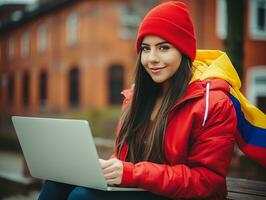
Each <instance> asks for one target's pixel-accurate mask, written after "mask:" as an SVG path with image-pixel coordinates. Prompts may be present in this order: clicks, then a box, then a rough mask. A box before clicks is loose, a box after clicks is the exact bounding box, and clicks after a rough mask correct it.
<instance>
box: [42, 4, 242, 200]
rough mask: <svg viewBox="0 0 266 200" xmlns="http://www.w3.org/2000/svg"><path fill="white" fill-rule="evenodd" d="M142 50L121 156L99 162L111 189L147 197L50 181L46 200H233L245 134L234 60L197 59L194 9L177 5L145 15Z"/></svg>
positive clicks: (219, 56) (124, 118)
mask: <svg viewBox="0 0 266 200" xmlns="http://www.w3.org/2000/svg"><path fill="white" fill-rule="evenodd" d="M136 49H137V53H138V61H137V66H136V77H135V85H134V88H132V89H130V90H125V91H124V92H123V94H124V96H125V100H124V103H123V106H122V115H121V119H120V123H119V128H118V135H117V140H116V151H115V153H114V154H113V156H112V158H111V159H109V160H102V159H100V160H99V161H100V164H101V166H102V170H103V173H104V176H105V179H106V180H107V183H108V184H110V185H119V186H124V187H125V186H126V187H139V188H143V189H145V190H147V191H146V192H134V193H129V192H118V193H117V192H111V193H110V192H103V191H97V190H92V189H88V188H82V187H75V186H69V185H65V184H58V183H54V182H46V184H45V185H44V188H43V191H42V193H41V195H40V199H48V195H49V194H48V193H49V192H50V193H53V194H58V195H62V196H61V197H63V198H67V197H68V198H69V199H137V198H138V199H205V198H208V199H225V198H226V193H227V192H226V175H227V173H228V167H229V164H230V160H231V157H232V152H233V147H234V138H235V134H236V133H237V117H236V112H235V109H234V105H233V103H232V100H231V99H230V98H229V97H230V96H229V93H230V88H231V87H233V86H235V85H238V84H239V83H240V80H239V78H238V76H237V73H236V72H235V70H234V68H233V66H232V64H231V62H230V60H229V59H228V57H227V56H226V54H224V53H223V52H220V51H198V52H197V57H196V41H195V37H194V29H193V25H192V22H191V18H190V15H189V12H188V9H187V7H186V5H185V4H183V3H181V2H177V1H172V2H166V3H163V4H160V5H159V6H157V7H155V8H153V9H152V10H151V11H150V12H149V13H148V14H147V15H146V16H145V18H144V19H143V21H142V23H141V25H140V27H139V32H138V36H137V40H136ZM195 57H196V60H195ZM193 61H194V62H193ZM192 62H193V64H192ZM60 192H61V193H60ZM57 199H59V196H57Z"/></svg>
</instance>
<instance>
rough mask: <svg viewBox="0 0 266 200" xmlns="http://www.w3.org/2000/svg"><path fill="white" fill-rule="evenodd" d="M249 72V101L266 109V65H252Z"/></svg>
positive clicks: (263, 109)
mask: <svg viewBox="0 0 266 200" xmlns="http://www.w3.org/2000/svg"><path fill="white" fill-rule="evenodd" d="M247 74H248V84H247V97H248V99H249V101H250V102H251V103H252V104H254V105H256V106H258V108H259V109H260V110H262V111H264V112H265V111H266V100H265V99H266V66H259V67H252V68H251V69H250V70H249V72H248V73H247Z"/></svg>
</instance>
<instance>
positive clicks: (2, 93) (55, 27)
mask: <svg viewBox="0 0 266 200" xmlns="http://www.w3.org/2000/svg"><path fill="white" fill-rule="evenodd" d="M2 1H3V0H2ZM160 2H163V1H151V0H146V1H140V0H127V1H118V0H108V1H104V0H57V1H50V0H39V1H35V2H34V3H31V4H29V5H27V6H26V5H25V4H22V3H16V4H14V3H9V1H3V2H2V3H1V4H0V13H1V14H0V20H1V21H0V58H1V59H0V83H1V84H0V105H1V107H0V115H1V117H0V126H1V130H5V128H4V127H5V126H6V124H8V121H10V115H13V114H16V115H43V114H48V115H49V114H51V113H60V112H65V111H68V110H70V109H89V108H92V107H102V108H104V107H108V106H110V105H113V104H119V103H121V99H122V96H121V95H120V92H121V90H122V89H124V88H127V87H130V85H131V84H132V81H133V79H132V74H133V73H134V65H135V60H136V55H135V51H134V39H135V36H136V31H137V27H138V25H139V22H140V20H141V18H142V17H143V14H144V13H145V12H146V10H148V9H150V7H152V6H154V5H156V4H158V3H160ZM183 2H185V3H186V4H187V5H188V6H189V8H190V11H191V13H192V18H193V21H194V24H195V29H196V36H197V47H198V48H200V49H220V50H225V43H226V39H227V37H228V11H227V10H228V6H230V5H227V3H226V0H215V1H212V0H201V1H195V0H183ZM240 2H241V1H240ZM242 2H243V10H242V13H243V20H242V21H243V26H242V30H240V31H239V32H236V33H234V34H235V35H236V37H237V36H238V35H239V37H240V38H241V37H242V38H243V39H242V41H241V42H242V47H243V48H242V49H234V50H233V52H229V56H230V57H231V54H234V52H235V53H237V52H242V51H243V60H242V63H241V64H242V66H238V67H241V68H243V76H242V81H243V85H244V87H243V91H244V92H245V93H246V96H247V97H248V99H249V100H250V101H251V102H252V103H254V104H255V105H257V106H258V107H260V108H261V110H264V112H265V110H266V98H265V97H266V57H265V51H266V1H265V0H244V1H242ZM240 8H241V7H240ZM240 8H233V10H234V12H236V10H239V9H240ZM236 21H241V20H240V19H237V20H236ZM241 31H242V32H241ZM232 57H233V55H232ZM233 63H234V60H233ZM234 64H235V63H234ZM1 134H4V133H2V131H1V133H0V135H1Z"/></svg>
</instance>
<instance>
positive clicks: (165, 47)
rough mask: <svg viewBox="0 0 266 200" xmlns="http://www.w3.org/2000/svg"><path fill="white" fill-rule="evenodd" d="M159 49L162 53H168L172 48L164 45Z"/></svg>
mask: <svg viewBox="0 0 266 200" xmlns="http://www.w3.org/2000/svg"><path fill="white" fill-rule="evenodd" d="M159 49H160V50H161V51H167V50H168V49H170V47H169V46H168V45H162V46H160V47H159Z"/></svg>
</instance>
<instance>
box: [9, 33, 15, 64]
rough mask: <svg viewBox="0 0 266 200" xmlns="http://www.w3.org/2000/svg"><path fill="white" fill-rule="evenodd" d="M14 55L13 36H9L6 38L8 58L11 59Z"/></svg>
mask: <svg viewBox="0 0 266 200" xmlns="http://www.w3.org/2000/svg"><path fill="white" fill-rule="evenodd" d="M14 55H15V42H14V38H13V37H10V38H9V39H8V60H12V59H13V58H14Z"/></svg>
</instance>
